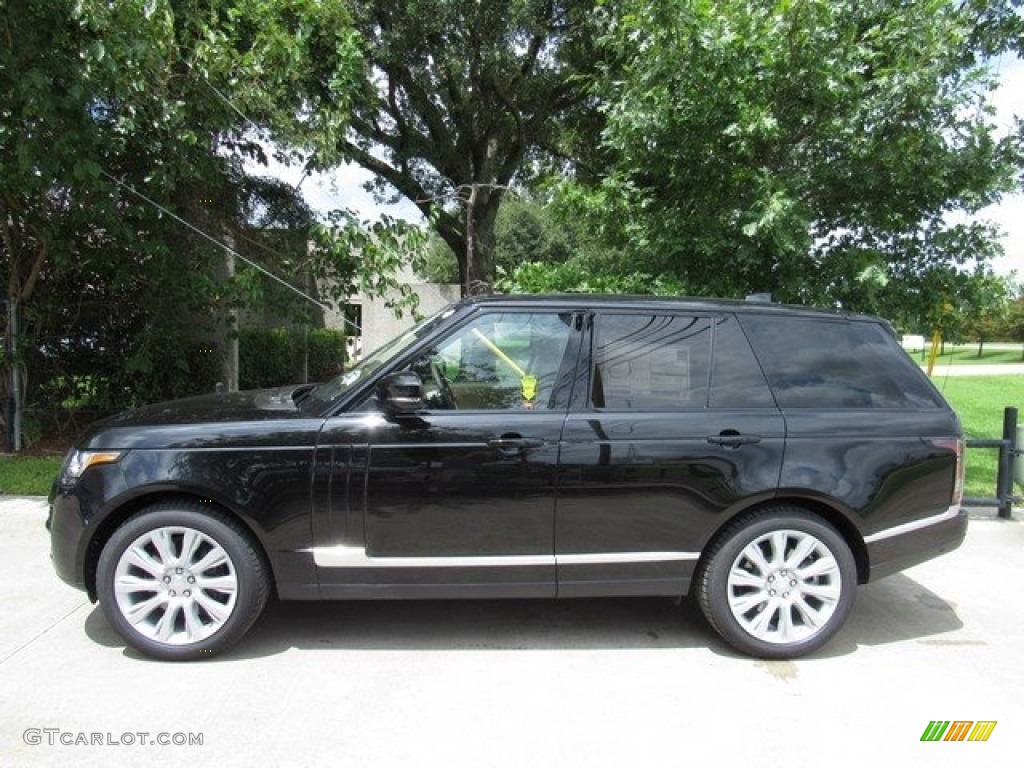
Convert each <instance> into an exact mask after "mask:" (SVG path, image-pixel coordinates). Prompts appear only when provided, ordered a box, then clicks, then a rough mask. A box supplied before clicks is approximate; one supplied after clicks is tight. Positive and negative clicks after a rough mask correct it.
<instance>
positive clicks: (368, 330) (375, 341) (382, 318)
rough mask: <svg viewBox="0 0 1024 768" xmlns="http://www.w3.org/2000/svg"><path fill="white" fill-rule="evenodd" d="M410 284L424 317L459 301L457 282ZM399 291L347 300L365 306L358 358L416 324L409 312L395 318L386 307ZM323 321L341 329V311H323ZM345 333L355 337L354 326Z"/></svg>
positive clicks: (358, 296)
mask: <svg viewBox="0 0 1024 768" xmlns="http://www.w3.org/2000/svg"><path fill="white" fill-rule="evenodd" d="M407 285H408V286H409V287H410V288H411V289H412V290H413V292H414V293H416V294H417V295H418V296H419V297H420V303H419V307H418V308H417V311H418V312H419V313H420V314H421V315H424V316H427V315H432V314H434V313H435V312H437V311H438V310H440V309H443V308H444V307H446V306H448V305H449V304H451V303H452V302H455V301H458V300H459V298H460V297H461V292H460V290H459V286H458V285H457V284H454V283H453V284H441V283H414V282H409V283H407ZM397 298H398V293H397V292H395V293H394V294H393V295H388V296H384V297H382V298H371V297H369V296H362V295H360V294H356V295H354V296H352V297H351V298H350V299H349V300H348V304H350V305H353V304H355V305H358V306H360V307H362V311H363V324H362V331H363V332H362V336H361V337H360V338H359V339H358V341H356V342H355V351H356V355H357V356H358V357H362V355H364V354H366V353H369V352H372V351H373V350H375V349H377V347H379V346H381V345H382V344H384V343H386V342H388V341H390V340H391V339H393V338H394V337H395V336H398V335H399V334H400V333H402V332H403V331H405V330H406V329H408V328H410V327H412V326H413V325H414V324H415V322H416V321H415V319H414V318H413V316H412V314H411V313H410V312H408V311H405V312H403V313H402V317H395V311H394V310H393V309H391V307H389V306H387V302H388V300H389V299H397ZM324 324H325V325H326V327H328V328H334V329H337V330H342V327H343V326H344V321H343V319H342V315H341V313H340V312H335V311H333V310H327V311H325V312H324ZM345 333H347V334H349V335H350V336H354V335H355V334H356V331H355V329H354V328H345Z"/></svg>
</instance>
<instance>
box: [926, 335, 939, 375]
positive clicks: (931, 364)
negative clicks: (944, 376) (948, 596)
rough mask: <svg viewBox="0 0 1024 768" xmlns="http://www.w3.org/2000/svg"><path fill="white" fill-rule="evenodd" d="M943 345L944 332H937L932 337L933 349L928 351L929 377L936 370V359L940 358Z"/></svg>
mask: <svg viewBox="0 0 1024 768" xmlns="http://www.w3.org/2000/svg"><path fill="white" fill-rule="evenodd" d="M941 345H942V331H936V332H935V333H934V334H933V335H932V348H931V349H930V350H928V376H931V375H932V370H933V369H934V368H935V358H937V357H938V356H939V347H940V346H941Z"/></svg>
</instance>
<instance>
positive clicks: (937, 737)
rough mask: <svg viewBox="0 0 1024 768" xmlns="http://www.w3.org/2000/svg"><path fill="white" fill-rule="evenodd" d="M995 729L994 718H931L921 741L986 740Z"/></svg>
mask: <svg viewBox="0 0 1024 768" xmlns="http://www.w3.org/2000/svg"><path fill="white" fill-rule="evenodd" d="M995 729H996V721H995V720H977V721H975V720H954V721H953V722H950V721H949V720H932V721H931V722H929V723H928V727H927V728H925V729H924V733H923V734H922V735H921V741H988V737H989V736H991V735H992V731H994V730H995Z"/></svg>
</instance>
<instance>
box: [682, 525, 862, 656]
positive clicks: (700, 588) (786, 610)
mask: <svg viewBox="0 0 1024 768" xmlns="http://www.w3.org/2000/svg"><path fill="white" fill-rule="evenodd" d="M856 583H857V567H856V563H855V562H854V559H853V555H852V554H851V552H850V548H849V547H848V546H847V544H846V542H845V541H844V539H843V537H842V536H841V535H840V534H839V533H838V532H837V531H836V530H835V528H833V527H832V526H831V525H829V524H828V523H826V522H825V521H823V520H821V519H820V518H818V517H816V516H814V515H811V514H809V513H807V512H804V511H803V510H800V509H797V508H794V507H776V508H773V509H770V510H764V511H762V512H759V513H754V514H751V515H747V516H744V517H742V518H741V519H739V520H737V521H736V522H735V523H733V524H732V525H730V526H729V528H727V529H726V531H724V532H723V534H722V535H721V536H720V537H719V538H718V539H717V541H716V542H715V543H714V544H713V545H712V549H711V551H710V552H709V555H708V557H707V559H706V561H705V563H704V565H703V567H702V568H701V569H700V571H699V572H698V575H697V585H696V586H697V597H698V600H699V602H700V606H701V610H702V611H703V612H704V615H705V616H706V617H707V619H708V621H709V622H710V623H711V625H712V626H713V627H714V628H715V629H716V630H717V631H718V633H719V634H720V635H721V636H722V637H723V638H724V639H725V640H726V641H727V642H728V643H729V644H730V645H732V646H733V647H734V648H736V649H737V650H740V651H742V652H744V653H748V654H750V655H753V656H758V657H761V658H769V659H787V658H794V657H797V656H802V655H804V654H806V653H810V652H811V651H814V650H816V649H817V648H820V647H821V646H822V645H824V644H825V643H826V642H827V641H828V640H829V639H830V638H831V637H832V636H833V635H834V634H835V633H836V632H837V631H838V630H839V628H840V627H841V626H842V625H843V622H845V620H846V617H847V615H848V614H849V612H850V609H851V607H852V606H853V597H854V592H855V589H856Z"/></svg>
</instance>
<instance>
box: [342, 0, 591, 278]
mask: <svg viewBox="0 0 1024 768" xmlns="http://www.w3.org/2000/svg"><path fill="white" fill-rule="evenodd" d="M593 6H594V3H593V2H583V1H581V2H576V1H575V0H492V1H491V2H478V1H477V0H408V2H402V3H394V2H390V1H388V0H355V2H354V3H353V7H354V8H355V12H356V20H357V26H358V29H359V30H360V32H361V33H362V36H363V44H364V55H365V57H366V67H365V85H364V88H363V91H362V94H361V97H360V98H359V99H358V100H357V101H356V103H355V105H354V111H353V117H352V125H351V132H350V133H349V135H348V136H347V137H346V139H345V141H344V142H342V144H341V146H340V151H341V154H342V155H343V156H344V157H346V158H349V159H351V160H354V161H355V162H357V163H359V164H360V165H362V166H363V167H365V168H367V169H368V170H370V171H372V172H373V173H374V174H376V175H377V177H378V180H379V186H380V188H381V189H382V190H383V189H385V188H387V187H390V188H392V189H394V190H397V192H398V193H399V194H400V195H404V196H405V197H406V198H408V199H409V200H412V201H413V202H415V203H416V205H417V206H418V207H419V209H420V211H422V212H423V214H424V215H425V216H426V217H427V218H428V220H429V221H431V222H432V224H433V226H434V228H435V229H436V231H437V233H438V234H439V235H440V236H441V238H442V239H443V240H444V241H445V242H446V243H447V244H448V246H449V247H450V248H451V250H452V251H453V252H454V253H455V255H456V257H457V260H458V267H459V282H460V283H461V285H462V286H463V291H464V292H465V293H467V294H468V293H481V292H488V291H489V290H490V287H491V283H492V281H493V265H494V247H495V222H496V219H497V214H498V210H499V208H500V206H501V203H502V200H503V199H504V196H505V192H506V190H507V189H508V187H509V185H511V184H512V183H514V181H515V180H516V179H517V178H519V177H520V176H522V175H523V173H524V171H525V170H526V167H527V166H528V165H529V164H530V163H531V161H533V160H535V159H537V158H538V157H539V156H540V155H542V154H544V153H546V152H550V151H552V150H554V149H555V148H556V147H557V145H558V129H559V126H560V125H561V121H563V120H567V119H568V115H569V114H570V113H572V111H573V110H575V109H578V108H580V107H581V106H582V105H583V104H584V102H585V100H586V92H585V90H584V88H583V85H582V81H581V80H580V79H579V78H578V75H579V74H580V73H581V72H583V71H586V70H587V69H588V68H589V67H590V66H591V65H592V61H593V59H592V55H591V52H592V44H593V36H594V24H595V14H594V13H593ZM453 202H457V203H458V205H457V206H456V207H453V206H452V205H451V203H453Z"/></svg>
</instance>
